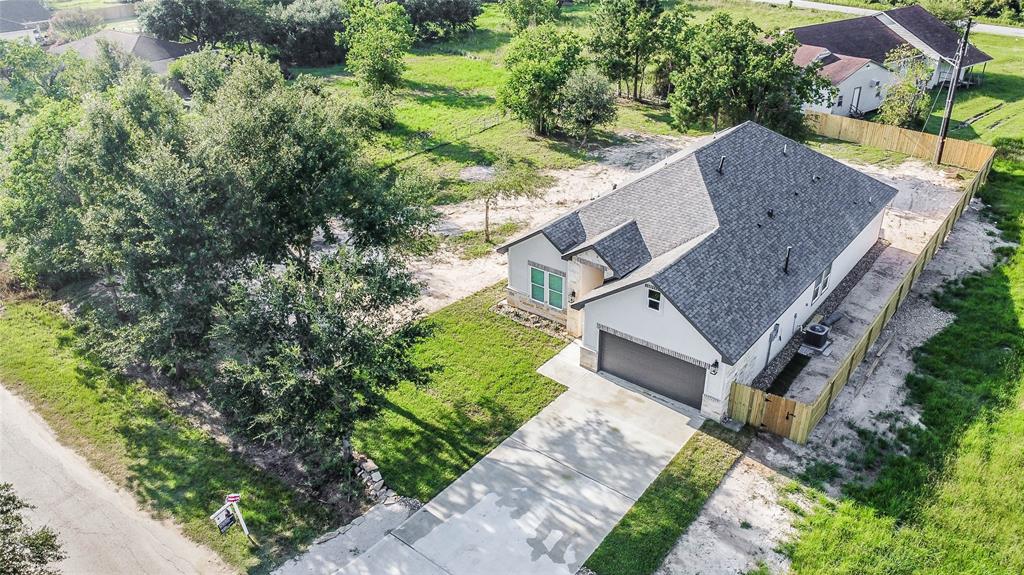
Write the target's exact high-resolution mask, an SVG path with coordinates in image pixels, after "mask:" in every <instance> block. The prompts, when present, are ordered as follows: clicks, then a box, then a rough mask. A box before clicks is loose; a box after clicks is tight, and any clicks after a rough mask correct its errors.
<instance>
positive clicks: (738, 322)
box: [499, 122, 896, 419]
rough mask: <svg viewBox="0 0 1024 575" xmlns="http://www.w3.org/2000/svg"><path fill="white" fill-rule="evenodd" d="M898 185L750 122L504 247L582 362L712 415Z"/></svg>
mask: <svg viewBox="0 0 1024 575" xmlns="http://www.w3.org/2000/svg"><path fill="white" fill-rule="evenodd" d="M895 194H896V190H895V189H893V188H892V187H890V186H888V185H885V184H883V183H881V182H879V181H877V180H875V179H874V178H871V177H870V176H867V175H865V174H862V173H860V172H858V171H857V170H855V169H853V168H850V167H848V166H845V165H843V164H841V163H839V162H837V161H835V160H832V159H831V158H828V157H826V156H824V155H822V154H819V153H817V152H815V151H812V150H811V149H809V148H807V147H805V146H803V145H801V144H799V143H797V142H795V141H793V140H790V139H789V138H785V137H783V136H781V135H779V134H776V133H775V132H772V131H771V130H768V129H767V128H764V127H761V126H759V125H757V124H754V123H751V122H747V123H745V124H742V125H740V126H737V127H735V128H732V129H730V130H727V131H725V132H721V133H719V134H716V135H714V136H709V137H708V138H706V139H705V140H704V141H703V142H702V143H700V144H699V145H698V147H696V148H695V149H692V150H687V151H683V152H680V153H678V154H675V155H673V156H671V157H670V158H668V159H667V160H665V161H663V162H660V163H659V164H657V165H656V166H654V167H652V168H651V169H649V170H647V171H646V172H644V173H643V174H641V175H640V176H639V177H638V178H637V179H635V180H633V181H632V182H630V183H628V184H626V185H625V186H622V187H620V188H618V189H617V190H615V191H612V192H609V193H608V194H606V195H604V196H602V197H600V198H598V199H596V200H593V201H591V202H589V203H587V204H584V205H582V206H580V207H579V208H578V209H576V210H574V211H572V212H571V213H569V214H566V215H564V216H562V217H560V218H557V219H556V220H554V221H552V222H551V223H549V224H547V225H545V226H543V227H541V228H538V229H535V230H533V231H531V232H528V233H527V234H525V235H523V236H521V237H519V238H517V239H515V240H513V241H511V242H509V243H508V244H505V245H504V246H501V247H500V248H499V251H501V252H507V254H508V282H509V283H508V293H507V300H508V302H509V304H511V305H513V306H516V307H518V308H521V309H524V310H527V311H530V312H533V313H536V314H539V315H542V316H544V317H547V318H549V319H552V320H554V321H557V322H564V323H565V324H566V327H567V330H568V331H569V333H570V334H571V335H573V336H576V337H580V336H582V347H581V354H580V364H581V365H582V366H584V367H586V368H587V369H590V370H593V371H602V372H606V373H609V374H612V375H614V376H617V377H619V378H621V379H624V380H627V381H629V382H632V383H633V384H635V385H637V386H640V387H643V388H646V389H648V390H652V391H654V392H656V393H658V394H660V395H663V396H665V397H668V398H671V399H673V400H677V401H679V402H682V403H684V404H687V405H690V406H692V407H694V408H697V409H699V410H701V412H703V413H704V414H705V415H706V416H708V417H713V418H716V419H720V418H722V417H723V416H724V415H725V414H726V411H727V405H728V396H729V391H730V388H731V384H732V382H733V381H738V382H740V383H750V382H751V381H752V380H753V379H754V378H755V377H756V376H757V374H758V373H759V372H760V371H761V370H762V369H763V368H764V367H765V366H766V365H767V363H768V362H769V361H770V360H771V359H772V358H773V357H775V355H777V354H778V353H779V351H780V350H781V349H782V348H783V346H784V345H785V342H786V341H788V340H789V339H790V337H791V336H792V335H794V334H795V333H797V332H798V331H799V330H800V329H801V328H802V326H803V325H804V323H805V322H806V321H807V320H808V319H809V318H811V316H812V314H813V313H814V311H815V309H816V308H817V307H818V306H819V305H820V304H821V302H822V301H824V299H825V297H827V296H828V294H829V293H831V291H832V290H833V289H834V288H835V286H836V285H838V284H839V282H840V281H841V280H842V279H843V278H844V277H845V276H846V275H847V273H849V272H850V270H851V269H853V266H854V265H855V264H856V263H857V262H858V261H859V260H860V259H861V257H862V256H863V255H864V254H865V253H866V252H867V251H868V249H869V248H870V247H871V246H872V245H874V244H875V242H876V240H877V239H878V235H879V231H880V229H881V223H882V216H883V212H884V211H885V208H886V206H887V204H888V203H889V201H890V200H891V199H892V198H893V196H894V195H895Z"/></svg>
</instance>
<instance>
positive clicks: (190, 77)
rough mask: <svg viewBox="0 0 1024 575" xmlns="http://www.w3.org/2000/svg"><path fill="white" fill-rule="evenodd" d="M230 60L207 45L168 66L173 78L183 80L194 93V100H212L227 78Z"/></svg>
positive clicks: (182, 82)
mask: <svg viewBox="0 0 1024 575" xmlns="http://www.w3.org/2000/svg"><path fill="white" fill-rule="evenodd" d="M230 65H231V63H230V61H229V59H228V57H227V56H225V55H224V54H223V53H221V52H218V51H216V50H213V49H212V48H210V47H205V48H203V49H202V50H200V51H198V52H193V53H191V54H186V55H184V56H182V57H181V58H178V59H177V60H175V61H174V62H172V63H171V65H170V66H168V70H167V72H168V74H169V75H170V76H171V78H174V79H175V80H178V81H179V82H181V84H182V85H183V86H185V88H187V89H188V91H189V92H191V94H192V101H193V102H196V103H199V104H205V103H208V102H211V101H212V100H213V98H214V96H215V95H216V93H217V90H219V89H220V87H221V85H223V84H224V80H225V79H226V78H227V75H228V72H229V68H230Z"/></svg>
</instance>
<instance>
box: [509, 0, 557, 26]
mask: <svg viewBox="0 0 1024 575" xmlns="http://www.w3.org/2000/svg"><path fill="white" fill-rule="evenodd" d="M498 7H499V8H501V11H502V12H503V13H504V14H505V17H506V18H508V20H509V22H510V24H511V27H512V30H513V31H514V32H521V31H523V30H525V29H527V28H529V27H531V26H541V25H543V24H547V23H549V22H555V21H557V20H558V17H559V16H560V15H561V13H562V3H561V2H560V1H559V0H498Z"/></svg>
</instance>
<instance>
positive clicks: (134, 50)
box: [50, 30, 199, 74]
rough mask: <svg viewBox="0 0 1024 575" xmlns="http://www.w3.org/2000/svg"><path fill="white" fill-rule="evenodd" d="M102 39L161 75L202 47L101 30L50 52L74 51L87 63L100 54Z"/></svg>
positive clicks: (54, 48) (194, 44)
mask: <svg viewBox="0 0 1024 575" xmlns="http://www.w3.org/2000/svg"><path fill="white" fill-rule="evenodd" d="M100 40H105V41H107V42H110V43H111V44H113V45H114V46H117V47H118V48H120V49H121V50H124V51H125V52H127V53H128V54H131V55H133V56H135V57H136V58H139V59H140V60H143V61H146V62H149V63H150V64H151V65H152V66H153V67H154V71H156V72H158V73H161V74H162V73H164V72H166V71H167V63H168V62H170V61H173V60H175V59H177V58H180V57H182V56H184V55H186V54H191V53H192V52H195V51H196V50H198V49H199V45H198V44H197V43H195V42H190V43H187V44H182V43H179V42H170V41H167V40H160V39H158V38H153V37H151V36H146V35H145V34H134V33H131V32H121V31H118V30H102V31H100V32H97V33H95V34H91V35H89V36H86V37H85V38H82V39H81V40H75V41H74V42H68V43H67V44H60V45H57V46H54V47H52V48H50V51H51V52H54V53H60V52H66V51H68V50H74V51H75V52H78V53H79V54H80V55H81V56H82V57H83V58H85V59H86V60H91V59H93V58H95V57H96V56H97V54H99V41H100Z"/></svg>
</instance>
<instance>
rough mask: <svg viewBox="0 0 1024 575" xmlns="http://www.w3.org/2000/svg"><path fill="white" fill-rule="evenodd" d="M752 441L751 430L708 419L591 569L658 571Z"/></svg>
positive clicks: (630, 573)
mask: <svg viewBox="0 0 1024 575" xmlns="http://www.w3.org/2000/svg"><path fill="white" fill-rule="evenodd" d="M750 439H751V434H750V432H749V431H743V432H740V433H734V432H732V431H729V430H728V429H725V428H724V427H722V426H720V425H718V424H716V423H714V422H712V421H707V422H705V423H704V424H703V425H702V426H701V428H700V430H698V431H697V432H696V433H694V435H693V436H692V437H691V438H690V439H689V440H688V441H687V442H686V444H685V445H683V447H682V449H680V450H679V453H677V454H676V456H675V457H673V458H672V461H670V462H669V464H668V465H667V466H666V467H665V469H664V470H662V472H661V474H660V475H658V477H657V478H655V480H654V481H653V482H652V483H651V485H650V486H649V487H648V488H647V490H646V491H644V494H643V495H641V496H640V499H637V500H636V503H634V504H633V507H632V508H631V509H630V510H629V511H628V512H626V515H625V516H623V517H622V519H621V520H619V523H618V525H616V526H615V528H614V529H612V531H611V533H609V534H608V535H607V536H606V537H605V538H604V541H602V542H601V545H600V546H598V548H597V549H596V550H595V551H594V553H593V554H592V555H591V556H590V558H589V559H587V562H586V564H585V565H586V567H588V568H590V569H591V570H593V571H594V572H595V573H597V575H650V574H651V573H654V572H655V571H656V570H657V569H658V567H660V566H661V563H662V561H663V560H664V559H665V555H667V554H668V552H669V551H671V550H672V546H673V545H675V543H676V540H678V539H679V536H680V535H682V534H683V533H684V532H685V531H686V529H687V527H689V526H690V523H692V522H693V520H694V519H696V518H697V515H698V514H699V513H700V509H701V507H703V506H704V502H705V501H707V498H708V497H710V496H711V493H712V492H714V490H715V488H717V487H718V484H719V482H721V481H722V478H723V477H725V474H726V473H727V472H728V471H729V469H730V468H731V467H732V465H733V463H735V462H736V460H737V459H739V457H740V455H742V454H743V451H744V450H745V449H746V448H747V445H749V444H750Z"/></svg>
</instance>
